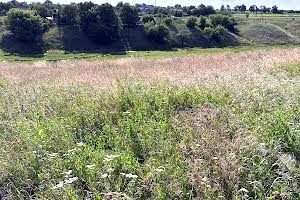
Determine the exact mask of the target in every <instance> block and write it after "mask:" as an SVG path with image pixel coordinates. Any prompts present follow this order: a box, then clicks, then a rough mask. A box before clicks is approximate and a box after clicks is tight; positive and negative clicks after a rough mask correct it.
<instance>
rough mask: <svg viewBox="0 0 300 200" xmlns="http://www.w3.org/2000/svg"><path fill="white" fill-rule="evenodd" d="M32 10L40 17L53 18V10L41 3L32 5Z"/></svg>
mask: <svg viewBox="0 0 300 200" xmlns="http://www.w3.org/2000/svg"><path fill="white" fill-rule="evenodd" d="M31 10H34V11H35V12H36V13H37V14H38V15H40V16H41V17H43V18H46V17H51V16H52V14H53V11H52V9H51V8H49V7H48V6H47V5H45V4H41V3H34V4H32V5H31Z"/></svg>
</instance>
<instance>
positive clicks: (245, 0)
mask: <svg viewBox="0 0 300 200" xmlns="http://www.w3.org/2000/svg"><path fill="white" fill-rule="evenodd" d="M5 1H8V0H5ZM20 1H24V0H20ZM25 1H27V2H32V1H44V0H25ZM81 1H90V0H52V2H55V3H61V4H64V3H70V2H76V3H78V2H81ZM91 1H93V2H95V3H97V4H101V3H106V2H108V3H110V4H112V5H116V4H117V3H118V2H120V1H122V0H91ZM156 1H157V6H169V5H170V6H172V5H175V4H181V5H199V4H201V3H203V4H205V5H212V6H214V7H215V8H220V7H221V5H222V4H224V5H227V4H229V5H230V6H232V7H233V6H235V5H241V4H245V5H247V7H249V6H250V5H253V4H255V5H258V6H259V5H266V6H268V7H271V6H273V5H277V6H278V7H279V9H292V10H300V0H156ZM123 2H129V3H130V4H136V3H146V4H152V5H154V4H155V0H123Z"/></svg>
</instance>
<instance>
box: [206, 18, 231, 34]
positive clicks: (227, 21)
mask: <svg viewBox="0 0 300 200" xmlns="http://www.w3.org/2000/svg"><path fill="white" fill-rule="evenodd" d="M209 19H210V21H211V24H212V25H213V26H214V27H217V26H218V25H221V26H223V27H225V28H226V29H227V30H229V31H231V32H234V31H235V25H236V22H235V20H234V18H233V17H230V16H228V15H223V14H215V15H210V16H209Z"/></svg>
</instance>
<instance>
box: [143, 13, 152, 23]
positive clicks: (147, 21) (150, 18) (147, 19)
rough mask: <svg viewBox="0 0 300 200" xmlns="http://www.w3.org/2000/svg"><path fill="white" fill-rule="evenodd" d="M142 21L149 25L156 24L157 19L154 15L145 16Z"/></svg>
mask: <svg viewBox="0 0 300 200" xmlns="http://www.w3.org/2000/svg"><path fill="white" fill-rule="evenodd" d="M142 21H143V22H144V24H146V23H149V22H155V18H154V16H153V15H144V16H143V17H142Z"/></svg>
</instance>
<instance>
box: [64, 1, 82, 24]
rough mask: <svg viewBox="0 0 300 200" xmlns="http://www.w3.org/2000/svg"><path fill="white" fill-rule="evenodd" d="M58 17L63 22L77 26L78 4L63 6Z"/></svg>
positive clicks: (78, 18) (78, 17)
mask: <svg viewBox="0 0 300 200" xmlns="http://www.w3.org/2000/svg"><path fill="white" fill-rule="evenodd" d="M60 18H61V22H62V23H64V24H67V25H72V26H78V25H79V23H80V16H79V8H78V5H76V4H75V3H71V4H67V5H65V6H63V7H62V9H61V11H60Z"/></svg>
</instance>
